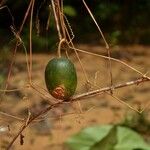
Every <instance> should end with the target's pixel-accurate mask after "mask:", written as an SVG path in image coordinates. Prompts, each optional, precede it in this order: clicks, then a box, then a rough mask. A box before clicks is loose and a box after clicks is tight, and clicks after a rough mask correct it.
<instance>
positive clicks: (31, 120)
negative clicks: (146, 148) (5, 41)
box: [7, 77, 150, 150]
mask: <svg viewBox="0 0 150 150" xmlns="http://www.w3.org/2000/svg"><path fill="white" fill-rule="evenodd" d="M148 81H150V79H149V78H145V77H142V78H140V79H137V80H133V81H129V82H125V83H121V84H117V85H114V86H112V87H104V88H100V89H97V90H93V91H90V92H86V93H83V94H79V95H75V96H74V97H72V98H71V99H70V100H69V101H58V102H56V103H54V104H52V105H50V106H48V107H47V108H45V109H43V110H41V111H40V112H39V113H37V114H36V115H35V116H32V115H31V116H30V117H29V118H27V120H26V121H25V123H24V124H23V125H22V127H21V128H20V130H19V131H18V133H17V134H16V136H15V137H14V138H13V140H12V141H11V142H10V144H9V146H8V148H7V150H9V149H10V148H11V146H12V145H13V143H14V142H15V141H16V139H17V138H18V137H19V136H20V135H21V134H22V132H23V131H24V130H25V129H26V128H27V127H28V126H29V125H30V124H31V123H32V122H33V121H34V120H36V119H38V118H39V117H40V116H41V115H43V114H45V113H47V112H48V111H50V110H51V109H53V108H56V107H59V106H60V105H62V104H65V103H73V102H75V101H79V100H83V99H85V98H87V97H91V96H96V95H98V94H101V93H102V92H108V91H112V90H116V89H119V88H123V87H128V86H131V85H139V84H141V83H143V82H148ZM142 111H143V110H142ZM142 111H138V112H139V113H141V112H142Z"/></svg>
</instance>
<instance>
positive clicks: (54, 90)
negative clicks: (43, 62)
mask: <svg viewBox="0 0 150 150" xmlns="http://www.w3.org/2000/svg"><path fill="white" fill-rule="evenodd" d="M45 82H46V86H47V89H48V91H49V92H50V94H51V95H52V96H53V97H55V98H57V99H62V100H67V99H69V98H70V97H71V96H73V94H74V93H75V90H76V87H77V74H76V69H75V66H74V64H73V63H72V62H71V61H70V60H69V59H67V58H53V59H52V60H50V61H49V62H48V64H47V66H46V69H45Z"/></svg>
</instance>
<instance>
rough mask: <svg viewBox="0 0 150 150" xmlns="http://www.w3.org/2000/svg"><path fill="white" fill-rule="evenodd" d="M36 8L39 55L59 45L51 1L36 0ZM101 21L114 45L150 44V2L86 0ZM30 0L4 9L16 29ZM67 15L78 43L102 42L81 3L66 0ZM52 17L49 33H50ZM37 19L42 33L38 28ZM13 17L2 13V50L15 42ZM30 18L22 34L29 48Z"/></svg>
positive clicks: (35, 46) (10, 1)
mask: <svg viewBox="0 0 150 150" xmlns="http://www.w3.org/2000/svg"><path fill="white" fill-rule="evenodd" d="M35 2H36V3H35V8H34V29H33V49H34V51H35V52H39V51H40V52H42V51H44V52H45V51H47V50H49V49H53V48H54V47H55V46H56V43H57V42H58V37H57V31H56V28H55V23H54V18H53V13H52V10H50V9H49V5H50V0H36V1H35ZM86 2H87V4H88V5H89V7H90V9H91V10H92V12H93V14H94V16H95V18H96V20H97V22H98V23H99V24H100V26H101V29H102V31H103V32H104V34H105V36H106V39H107V41H108V42H109V43H110V45H112V46H113V45H117V44H126V45H127V44H144V45H149V44H150V27H149V25H150V19H149V16H150V0H132V1H131V0H126V1H122V0H119V1H118V0H117V1H116V0H111V1H110V0H101V1H98V0H92V1H91V0H86ZM28 4H29V1H28V0H24V1H19V0H18V1H15V2H14V0H4V1H3V3H1V6H4V5H7V6H8V8H9V9H10V11H11V13H12V15H13V16H14V24H15V28H16V30H18V29H19V26H20V25H21V23H22V19H23V16H24V14H25V12H26V9H27V7H28ZM64 12H65V14H66V16H67V18H68V20H69V23H70V25H71V27H72V29H73V31H74V34H75V42H78V43H87V42H88V43H91V44H97V43H99V39H100V38H99V37H100V36H99V34H98V32H97V28H96V26H95V25H94V23H93V21H92V19H91V18H90V16H89V14H88V12H87V11H86V9H85V7H84V5H83V3H82V1H81V0H74V1H71V0H64ZM49 14H50V24H49V30H48V31H47V30H46V25H47V20H48V16H49ZM37 16H38V18H39V21H40V24H39V25H40V28H39V29H40V30H39V31H38V30H37V29H36V25H37V21H38V20H37ZM11 25H12V18H11V15H10V14H9V12H8V10H7V9H6V8H4V9H1V10H0V41H1V42H0V45H1V48H3V47H5V48H6V47H7V46H9V45H11V44H12V43H13V41H14V40H13V39H14V37H13V34H12V32H11V30H10V26H11ZM28 37H29V18H28V22H27V23H26V24H25V27H24V30H23V32H22V38H23V40H24V42H25V44H26V45H28V41H29V38H28Z"/></svg>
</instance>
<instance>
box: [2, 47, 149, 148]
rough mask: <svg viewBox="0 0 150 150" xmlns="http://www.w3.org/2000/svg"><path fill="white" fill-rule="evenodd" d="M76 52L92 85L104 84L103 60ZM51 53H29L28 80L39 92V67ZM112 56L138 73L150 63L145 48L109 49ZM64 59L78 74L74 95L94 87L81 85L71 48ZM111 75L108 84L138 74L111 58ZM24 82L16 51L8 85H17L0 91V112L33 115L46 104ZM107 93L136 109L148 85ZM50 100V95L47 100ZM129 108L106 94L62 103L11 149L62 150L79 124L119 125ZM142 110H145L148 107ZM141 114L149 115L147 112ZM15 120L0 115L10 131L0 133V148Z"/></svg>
mask: <svg viewBox="0 0 150 150" xmlns="http://www.w3.org/2000/svg"><path fill="white" fill-rule="evenodd" d="M78 47H80V48H81V49H84V50H87V51H91V52H94V53H99V54H103V55H104V54H105V55H106V54H107V53H106V50H105V48H103V47H99V46H88V45H80V46H78ZM79 56H80V58H81V61H82V62H83V65H84V68H85V70H86V72H87V75H88V78H89V80H90V81H91V83H92V84H96V86H98V87H106V86H109V85H110V75H109V63H108V60H104V59H102V58H100V57H96V56H91V55H87V54H83V53H79ZM52 57H54V55H53V54H50V53H49V54H34V55H33V72H32V78H33V83H34V84H36V85H37V86H36V89H37V90H39V91H43V90H42V89H41V87H43V88H44V89H45V83H44V68H45V65H46V64H47V62H48V61H49V59H51V58H52ZM112 57H115V58H117V59H120V60H122V61H124V62H126V63H128V64H130V65H131V66H133V67H134V68H136V69H138V70H139V71H141V72H143V73H147V71H148V69H149V67H150V47H143V46H128V47H114V48H113V49H112ZM70 58H71V60H72V61H73V62H74V64H75V65H76V68H77V73H78V88H77V92H76V94H80V93H83V92H87V91H89V90H93V89H95V87H93V86H92V85H87V84H86V80H85V76H84V74H83V71H82V69H81V67H80V64H79V62H78V61H77V58H76V57H75V55H74V53H73V52H72V53H71V54H70ZM112 74H113V84H117V83H124V82H127V81H131V80H134V79H137V78H139V77H140V75H139V74H137V73H136V72H134V71H132V70H131V69H129V68H127V67H126V66H124V65H122V64H120V63H117V62H112ZM27 83H28V76H27V69H26V61H25V55H24V54H19V53H18V54H17V56H16V59H15V65H14V67H13V71H12V76H11V79H10V80H9V89H12V88H22V89H21V90H20V91H17V92H11V93H6V94H5V95H3V94H1V95H0V98H1V102H0V111H3V112H6V113H8V114H11V115H15V116H18V117H20V118H25V117H27V114H28V109H29V110H30V112H31V114H32V115H34V114H36V113H37V112H38V111H40V110H41V109H42V108H44V107H46V106H47V105H48V103H49V101H47V100H45V99H43V97H42V96H41V94H40V93H38V92H36V91H35V90H32V89H28V88H27V87H26V85H27ZM96 88H97V87H96ZM113 94H114V95H115V96H117V97H118V98H120V99H121V100H123V101H124V102H126V103H128V104H130V105H131V106H133V107H134V108H138V107H139V105H140V106H141V107H142V108H143V107H145V106H147V104H148V102H149V97H150V88H149V83H142V84H140V85H136V86H132V87H125V88H122V89H118V90H115V91H114V93H113ZM47 95H48V94H47ZM48 96H50V95H48ZM53 100H54V99H53V98H52V97H51V101H53ZM79 106H80V107H79ZM129 111H131V112H133V111H132V110H130V109H129V108H127V107H126V106H125V105H123V104H121V103H119V102H118V101H117V100H116V99H114V98H112V97H111V96H110V95H108V94H106V93H104V94H101V95H99V96H95V97H90V98H86V99H84V100H83V101H81V102H80V104H79V103H74V104H64V105H63V106H61V107H58V108H56V109H54V110H52V111H50V112H49V113H48V114H46V115H44V117H45V119H44V120H43V121H41V122H38V123H33V124H32V125H31V126H30V127H28V128H27V129H26V130H25V131H24V132H23V136H24V144H23V145H22V146H21V145H20V144H19V139H18V140H17V141H16V142H15V144H14V145H13V147H12V149H14V150H20V149H22V150H50V149H52V150H62V149H64V146H63V143H64V141H66V140H67V139H68V138H69V137H70V136H71V135H73V134H75V133H77V132H78V131H79V130H80V129H81V128H84V127H87V126H91V125H98V124H110V123H111V124H112V123H113V124H114V123H115V124H116V123H120V122H121V121H122V120H123V118H124V116H125V114H126V112H129ZM145 112H147V114H148V113H149V108H147V109H146V110H145ZM146 117H147V119H149V116H148V115H147V116H146ZM21 124H22V122H21V121H18V120H16V119H13V118H10V117H6V116H3V115H1V114H0V127H2V126H4V127H6V126H7V125H9V127H10V131H6V132H3V133H2V132H0V149H5V148H6V146H7V145H8V143H9V142H10V141H11V140H12V138H13V137H14V135H15V134H16V133H17V132H18V130H19V127H20V126H21Z"/></svg>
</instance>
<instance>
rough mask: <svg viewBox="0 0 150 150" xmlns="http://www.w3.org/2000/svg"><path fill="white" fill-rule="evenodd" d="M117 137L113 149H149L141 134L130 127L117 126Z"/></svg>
mask: <svg viewBox="0 0 150 150" xmlns="http://www.w3.org/2000/svg"><path fill="white" fill-rule="evenodd" d="M117 139H118V143H117V144H116V146H115V150H135V149H141V150H150V146H149V145H148V144H146V143H145V141H144V139H143V138H142V136H140V135H139V134H138V133H136V132H135V131H133V130H131V129H130V128H127V127H121V126H118V128H117Z"/></svg>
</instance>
